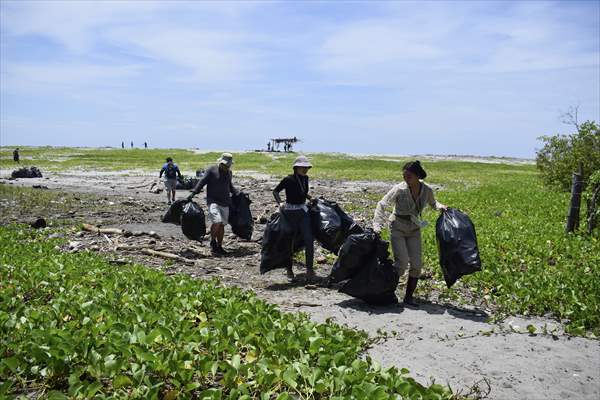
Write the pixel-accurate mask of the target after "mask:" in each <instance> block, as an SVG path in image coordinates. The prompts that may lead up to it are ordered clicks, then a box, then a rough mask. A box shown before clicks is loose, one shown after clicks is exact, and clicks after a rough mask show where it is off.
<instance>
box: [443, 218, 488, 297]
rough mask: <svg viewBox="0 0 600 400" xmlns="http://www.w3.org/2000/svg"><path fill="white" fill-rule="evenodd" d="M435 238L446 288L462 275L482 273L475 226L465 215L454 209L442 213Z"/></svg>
mask: <svg viewBox="0 0 600 400" xmlns="http://www.w3.org/2000/svg"><path fill="white" fill-rule="evenodd" d="M435 236H436V238H437V243H438V251H439V254H440V266H441V267H442V272H443V273H444V280H445V281H446V285H447V286H448V287H450V286H452V285H454V283H455V282H456V281H457V280H458V279H459V278H460V277H461V276H463V275H468V274H472V273H474V272H477V271H481V258H480V257H479V249H478V248H477V235H476V234H475V226H474V225H473V222H472V221H471V219H470V218H469V217H468V216H467V215H466V214H464V213H463V212H461V211H459V210H456V209H454V208H449V209H448V210H446V211H444V212H443V213H442V215H440V216H439V217H438V219H437V222H436V224H435Z"/></svg>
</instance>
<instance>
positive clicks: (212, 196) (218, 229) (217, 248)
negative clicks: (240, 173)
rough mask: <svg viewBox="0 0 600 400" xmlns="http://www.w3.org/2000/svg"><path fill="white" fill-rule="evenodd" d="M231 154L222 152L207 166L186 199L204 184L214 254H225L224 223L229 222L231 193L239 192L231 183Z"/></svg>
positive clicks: (197, 191) (196, 192)
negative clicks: (215, 162) (212, 163)
mask: <svg viewBox="0 0 600 400" xmlns="http://www.w3.org/2000/svg"><path fill="white" fill-rule="evenodd" d="M232 165H233V156H232V155H231V154H230V153H223V154H222V155H221V157H220V158H219V159H217V164H216V165H213V166H211V167H209V168H208V169H207V170H206V172H205V173H204V176H203V177H202V178H201V179H200V180H199V181H198V183H197V184H196V187H195V188H194V189H193V190H192V193H191V194H190V195H189V196H188V200H190V201H191V200H192V199H193V198H194V196H195V195H197V194H198V193H200V191H201V190H202V188H204V186H206V203H207V204H208V222H209V223H210V247H211V252H212V254H213V255H215V256H223V255H227V251H226V250H225V249H224V248H223V236H224V235H225V225H227V224H228V223H229V207H230V206H231V194H239V190H237V189H236V188H235V187H234V186H233V183H232V173H231V167H232Z"/></svg>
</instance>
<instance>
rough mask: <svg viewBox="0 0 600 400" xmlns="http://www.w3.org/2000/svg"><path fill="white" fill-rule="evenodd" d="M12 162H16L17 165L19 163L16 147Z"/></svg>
mask: <svg viewBox="0 0 600 400" xmlns="http://www.w3.org/2000/svg"><path fill="white" fill-rule="evenodd" d="M13 161H14V162H16V163H17V164H20V162H19V148H18V147H17V148H16V149H15V151H13Z"/></svg>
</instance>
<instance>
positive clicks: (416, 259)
mask: <svg viewBox="0 0 600 400" xmlns="http://www.w3.org/2000/svg"><path fill="white" fill-rule="evenodd" d="M402 173H403V177H404V182H402V183H399V184H397V185H396V186H394V187H393V188H392V189H391V190H390V191H389V192H388V193H387V194H386V195H385V196H384V197H383V199H381V201H379V203H377V208H376V209H375V216H374V218H373V230H374V231H375V232H377V233H379V232H381V228H382V225H383V224H388V223H389V227H390V233H391V235H390V236H391V242H392V252H393V253H394V264H395V265H396V266H397V267H398V268H399V269H400V276H402V275H404V272H406V270H407V269H408V264H409V262H410V270H409V272H408V281H407V283H406V294H405V296H404V304H406V305H411V306H417V304H416V303H415V301H414V299H413V293H414V292H415V289H416V288H417V283H418V281H419V277H420V276H421V266H422V264H421V257H422V255H421V228H422V227H424V226H425V225H426V222H425V221H423V220H421V211H422V210H423V208H425V206H426V205H429V206H430V207H431V208H433V209H436V210H440V211H443V210H445V209H446V208H447V207H446V206H445V205H444V204H442V203H440V202H438V201H436V200H435V197H434V195H433V189H431V187H430V186H429V185H427V184H426V183H425V182H423V181H422V180H423V179H425V177H426V176H427V173H426V172H425V170H424V169H423V167H422V166H421V163H420V162H419V161H418V160H417V161H412V162H408V163H406V164H404V166H403V167H402ZM390 206H392V207H393V211H392V212H391V213H390V215H389V217H388V218H387V221H386V216H387V211H386V209H387V208H389V207H390Z"/></svg>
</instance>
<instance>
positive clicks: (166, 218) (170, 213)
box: [162, 200, 188, 225]
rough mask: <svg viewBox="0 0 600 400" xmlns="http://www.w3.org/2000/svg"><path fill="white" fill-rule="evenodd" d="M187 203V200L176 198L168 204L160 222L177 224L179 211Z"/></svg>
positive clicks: (181, 210)
mask: <svg viewBox="0 0 600 400" xmlns="http://www.w3.org/2000/svg"><path fill="white" fill-rule="evenodd" d="M187 203H188V200H177V201H174V202H173V204H171V205H170V206H169V209H168V210H167V212H166V213H165V215H163V217H162V222H165V223H171V224H176V225H179V224H180V223H181V213H182V212H183V206H185V205H186V204H187Z"/></svg>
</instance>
